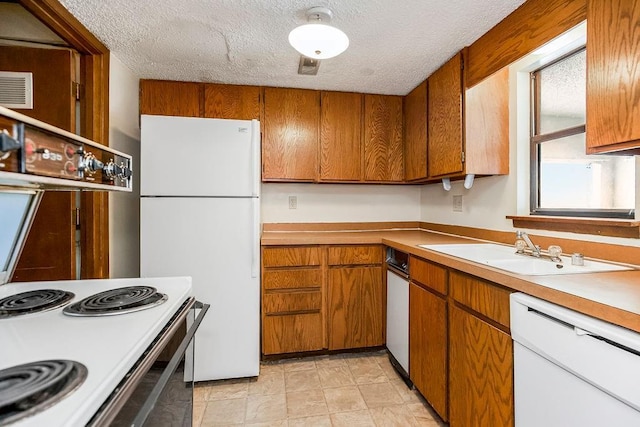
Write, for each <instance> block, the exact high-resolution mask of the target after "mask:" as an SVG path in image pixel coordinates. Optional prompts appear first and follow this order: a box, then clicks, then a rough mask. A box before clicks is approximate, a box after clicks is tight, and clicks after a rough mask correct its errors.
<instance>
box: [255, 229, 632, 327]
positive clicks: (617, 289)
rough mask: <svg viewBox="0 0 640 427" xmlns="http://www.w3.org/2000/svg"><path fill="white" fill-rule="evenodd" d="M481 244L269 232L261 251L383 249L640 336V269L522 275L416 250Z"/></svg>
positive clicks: (392, 233)
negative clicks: (304, 247) (340, 247)
mask: <svg viewBox="0 0 640 427" xmlns="http://www.w3.org/2000/svg"><path fill="white" fill-rule="evenodd" d="M465 242H466V243H474V242H478V240H475V239H470V238H466V237H459V236H454V235H450V234H443V233H437V232H431V231H424V230H378V231H287V232H281V231H266V232H264V233H263V234H262V245H263V246H273V245H276V246H280V245H282V246H284V245H342V244H384V245H387V246H391V247H394V248H396V249H399V250H402V251H405V252H408V253H410V254H412V255H415V256H418V257H420V258H424V259H427V260H430V261H433V262H436V263H438V264H442V265H445V266H447V267H450V268H453V269H456V270H459V271H462V272H464V273H468V274H471V275H474V276H477V277H480V278H483V279H485V280H488V281H491V282H495V283H498V284H500V285H502V286H505V287H507V288H510V289H513V290H514V291H518V292H524V293H526V294H529V295H532V296H535V297H538V298H541V299H544V300H547V301H550V302H553V303H556V304H559V305H562V306H564V307H567V308H570V309H573V310H576V311H578V312H581V313H584V314H587V315H590V316H593V317H597V318H599V319H602V320H605V321H608V322H611V323H615V324H617V325H620V326H624V327H626V328H629V329H631V330H633V331H636V332H640V270H633V271H620V272H607V273H589V274H562V275H555V276H522V275H518V274H513V273H509V272H506V271H504V270H499V269H496V268H492V267H489V266H485V265H480V264H477V263H474V262H471V261H466V260H463V259H461V258H456V257H453V256H449V255H445V254H442V253H439V252H435V251H430V250H428V249H423V248H420V247H418V245H424V244H437V243H465Z"/></svg>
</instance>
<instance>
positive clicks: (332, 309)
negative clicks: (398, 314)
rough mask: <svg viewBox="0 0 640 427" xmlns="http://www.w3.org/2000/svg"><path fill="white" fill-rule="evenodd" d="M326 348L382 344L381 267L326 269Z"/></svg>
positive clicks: (335, 348) (338, 348)
mask: <svg viewBox="0 0 640 427" xmlns="http://www.w3.org/2000/svg"><path fill="white" fill-rule="evenodd" d="M328 299H329V301H328V309H327V316H328V318H329V350H341V349H349V348H359V347H373V346H378V345H382V344H384V338H383V337H384V336H383V322H382V319H383V308H382V301H383V299H382V267H341V268H333V269H329V296H328Z"/></svg>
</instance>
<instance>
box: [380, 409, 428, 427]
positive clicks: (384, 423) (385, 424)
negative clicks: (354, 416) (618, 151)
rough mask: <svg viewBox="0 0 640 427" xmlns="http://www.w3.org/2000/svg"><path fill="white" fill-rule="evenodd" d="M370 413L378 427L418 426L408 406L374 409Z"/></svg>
mask: <svg viewBox="0 0 640 427" xmlns="http://www.w3.org/2000/svg"><path fill="white" fill-rule="evenodd" d="M369 412H370V413H371V417H372V418H373V421H374V422H375V423H376V426H377V427H410V426H417V425H418V422H417V421H416V419H415V418H414V417H413V415H412V414H411V411H410V410H409V408H407V406H406V405H394V406H386V407H384V408H374V409H371V410H370V411H369Z"/></svg>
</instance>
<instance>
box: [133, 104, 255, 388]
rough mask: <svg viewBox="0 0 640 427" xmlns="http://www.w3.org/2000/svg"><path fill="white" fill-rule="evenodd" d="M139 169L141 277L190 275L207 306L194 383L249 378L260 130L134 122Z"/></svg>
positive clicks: (245, 125)
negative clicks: (137, 132)
mask: <svg viewBox="0 0 640 427" xmlns="http://www.w3.org/2000/svg"><path fill="white" fill-rule="evenodd" d="M140 160H141V164H140V194H141V200H140V274H141V276H142V277H148V278H150V279H149V284H150V285H153V280H152V279H151V278H152V277H161V276H191V277H192V278H193V291H194V295H195V297H196V299H197V300H199V301H202V302H204V303H208V304H210V305H211V308H210V310H209V312H208V313H207V315H206V316H205V318H204V320H203V322H202V324H201V325H200V328H199V329H198V332H197V333H196V340H195V362H194V366H193V370H194V378H195V380H196V381H208V380H216V379H225V378H240V377H249V376H256V375H258V373H259V368H260V275H259V271H260V269H259V259H260V258H259V257H260V255H259V254H260V252H259V250H260V243H259V241H260V123H259V122H258V121H257V120H251V121H247V120H221V119H204V118H192V117H169V116H151V115H143V116H142V117H141V154H140ZM187 368H188V369H187V371H189V368H190V367H187Z"/></svg>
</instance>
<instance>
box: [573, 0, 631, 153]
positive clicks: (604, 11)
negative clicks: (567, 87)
mask: <svg viewBox="0 0 640 427" xmlns="http://www.w3.org/2000/svg"><path fill="white" fill-rule="evenodd" d="M587 23H588V25H587V123H586V132H587V135H586V137H587V143H586V146H587V154H593V153H606V152H615V151H620V150H624V152H621V153H620V154H640V120H638V117H640V67H639V66H638V58H640V41H639V40H640V3H639V2H637V1H634V0H609V1H602V0H589V1H588V2H587Z"/></svg>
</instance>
